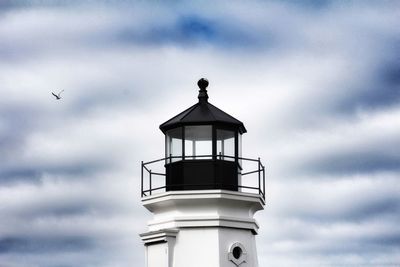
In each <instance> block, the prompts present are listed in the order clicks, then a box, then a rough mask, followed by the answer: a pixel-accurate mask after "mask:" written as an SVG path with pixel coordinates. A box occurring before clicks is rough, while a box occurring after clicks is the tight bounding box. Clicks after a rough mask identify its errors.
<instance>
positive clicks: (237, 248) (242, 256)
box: [228, 242, 247, 266]
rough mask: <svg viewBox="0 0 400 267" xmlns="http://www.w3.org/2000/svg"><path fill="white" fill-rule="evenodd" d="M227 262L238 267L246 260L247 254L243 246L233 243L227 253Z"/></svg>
mask: <svg viewBox="0 0 400 267" xmlns="http://www.w3.org/2000/svg"><path fill="white" fill-rule="evenodd" d="M228 260H230V261H231V262H233V263H234V264H235V265H236V266H239V265H240V264H242V263H243V262H245V261H246V260H247V253H246V250H245V248H244V246H243V245H242V244H241V243H239V242H236V243H233V244H232V245H231V247H230V249H229V252H228Z"/></svg>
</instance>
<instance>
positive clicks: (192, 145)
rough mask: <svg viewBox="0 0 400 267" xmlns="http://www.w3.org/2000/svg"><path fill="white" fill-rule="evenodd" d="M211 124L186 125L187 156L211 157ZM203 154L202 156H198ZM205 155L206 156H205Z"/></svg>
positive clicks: (193, 157) (191, 157)
mask: <svg viewBox="0 0 400 267" xmlns="http://www.w3.org/2000/svg"><path fill="white" fill-rule="evenodd" d="M211 129H212V128H211V125H201V126H185V158H186V159H211V154H212V130H211ZM196 156H201V157H196ZM204 156H205V157H204Z"/></svg>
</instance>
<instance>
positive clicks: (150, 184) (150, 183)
mask: <svg viewBox="0 0 400 267" xmlns="http://www.w3.org/2000/svg"><path fill="white" fill-rule="evenodd" d="M151 187H152V181H151V170H150V172H149V193H150V196H151V191H152V190H151Z"/></svg>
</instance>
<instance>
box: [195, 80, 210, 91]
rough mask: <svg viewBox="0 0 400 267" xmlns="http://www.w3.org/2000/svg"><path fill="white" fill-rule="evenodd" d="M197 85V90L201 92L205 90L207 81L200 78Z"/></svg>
mask: <svg viewBox="0 0 400 267" xmlns="http://www.w3.org/2000/svg"><path fill="white" fill-rule="evenodd" d="M197 85H198V86H199V88H200V89H201V90H206V88H207V86H208V80H207V79H204V78H201V79H200V80H199V81H198V82H197Z"/></svg>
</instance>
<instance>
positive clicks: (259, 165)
mask: <svg viewBox="0 0 400 267" xmlns="http://www.w3.org/2000/svg"><path fill="white" fill-rule="evenodd" d="M260 172H261V162H260V158H258V194H260V193H261V173H260Z"/></svg>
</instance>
